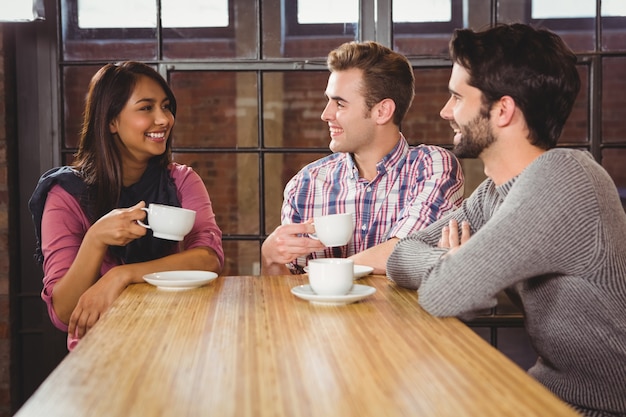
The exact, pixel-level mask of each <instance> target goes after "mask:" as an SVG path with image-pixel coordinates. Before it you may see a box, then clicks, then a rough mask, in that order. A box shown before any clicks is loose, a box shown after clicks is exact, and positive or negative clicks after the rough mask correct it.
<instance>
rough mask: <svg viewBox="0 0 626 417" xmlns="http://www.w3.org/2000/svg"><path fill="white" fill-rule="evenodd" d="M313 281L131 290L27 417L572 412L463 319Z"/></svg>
mask: <svg viewBox="0 0 626 417" xmlns="http://www.w3.org/2000/svg"><path fill="white" fill-rule="evenodd" d="M305 283H306V276H275V277H258V276H256V277H255V276H243V277H219V278H218V279H217V280H215V281H213V282H211V283H209V284H208V285H206V286H204V287H201V288H198V289H194V290H188V291H183V292H166V291H161V290H158V289H156V288H155V287H152V286H150V285H148V284H139V285H133V286H130V287H129V288H128V289H127V290H125V292H124V293H123V294H122V295H121V296H120V297H119V299H118V300H117V301H116V302H115V304H114V305H113V306H112V308H111V309H110V311H109V312H107V314H106V315H105V316H104V317H103V318H102V319H101V320H100V321H99V322H98V323H97V325H96V326H95V327H94V328H93V329H92V331H91V332H90V333H88V334H87V336H86V337H85V338H84V339H83V340H82V341H81V342H80V343H79V345H78V347H77V348H76V349H75V350H74V351H73V352H71V353H70V354H69V355H68V356H67V357H66V358H65V359H64V360H63V362H62V363H61V364H60V365H59V366H58V368H57V369H55V370H54V371H53V372H52V374H51V375H50V376H49V377H48V378H47V379H46V380H45V381H44V383H43V384H42V385H41V387H40V388H39V389H38V390H37V391H36V392H35V394H34V395H33V396H32V397H31V398H30V399H29V400H28V401H27V403H26V404H25V405H24V406H23V407H22V409H21V410H19V412H18V413H17V414H16V416H18V417H26V416H37V417H40V416H47V417H50V416H62V417H70V416H80V417H85V416H107V417H115V416H142V417H148V416H166V417H167V416H176V417H182V416H209V415H212V416H220V417H224V416H255V417H256V416H359V417H363V416H377V417H378V416H428V417H431V416H453V417H461V416H480V417H489V416H494V417H496V416H497V417H503V416H525V417H530V416H551V417H556V416H574V415H576V413H574V412H573V411H571V409H570V408H569V407H568V406H566V405H565V403H563V402H562V401H560V400H559V399H557V398H556V397H555V396H554V395H553V394H552V393H550V392H549V391H548V390H546V389H545V388H544V387H543V386H542V385H540V384H539V383H538V382H536V381H535V380H534V379H532V378H530V377H529V376H528V375H527V374H526V373H525V372H524V371H523V370H522V369H520V368H519V367H517V366H516V365H515V364H514V363H513V362H511V361H510V360H509V359H507V358H506V357H505V356H503V355H502V354H501V353H499V352H498V351H497V350H495V349H494V348H492V347H491V346H490V345H489V344H488V343H486V342H485V341H483V340H482V339H481V338H480V337H479V336H477V335H476V334H475V333H474V332H472V330H470V329H469V328H468V327H467V326H465V325H464V324H463V323H461V322H460V321H458V320H457V319H453V318H450V319H438V318H434V317H432V316H430V315H429V314H427V313H426V312H425V311H423V310H422V309H421V308H420V307H419V306H418V304H417V302H416V299H417V294H416V293H415V292H414V291H409V290H405V289H401V288H398V287H396V286H395V285H394V284H393V283H391V282H389V281H388V280H387V279H386V278H385V277H382V276H369V277H366V278H363V279H361V280H359V281H357V283H359V284H365V285H371V286H374V287H376V288H377V292H376V293H375V294H374V295H372V296H370V297H369V298H366V299H365V300H363V301H361V302H358V303H354V304H350V305H344V306H332V307H331V306H320V305H313V304H311V303H309V302H308V301H304V300H301V299H299V298H297V297H295V296H294V295H292V294H291V293H290V289H291V288H292V287H294V286H296V285H299V284H305Z"/></svg>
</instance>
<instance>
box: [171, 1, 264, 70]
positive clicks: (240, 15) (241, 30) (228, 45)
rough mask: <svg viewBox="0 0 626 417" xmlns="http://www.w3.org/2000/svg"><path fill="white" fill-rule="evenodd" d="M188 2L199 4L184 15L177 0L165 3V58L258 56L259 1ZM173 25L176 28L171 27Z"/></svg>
mask: <svg viewBox="0 0 626 417" xmlns="http://www.w3.org/2000/svg"><path fill="white" fill-rule="evenodd" d="M186 1H187V2H189V3H190V4H191V3H193V4H196V5H197V6H198V7H197V8H196V7H195V6H194V8H192V9H187V11H186V13H185V14H181V12H180V10H182V9H183V8H182V7H181V4H179V2H178V1H177V0H168V2H167V3H165V2H164V3H163V25H164V30H163V35H162V38H163V58H164V59H167V60H199V59H211V58H257V57H258V52H257V51H258V49H259V48H258V46H257V43H258V24H257V7H256V5H257V2H252V1H247V0H212V1H211V2H208V3H207V2H206V0H186ZM229 5H230V6H229ZM229 7H230V8H231V9H229ZM196 13H198V14H196ZM191 16H193V18H192V17H191ZM183 25H184V26H183ZM170 26H171V27H176V29H168V28H169V27H170Z"/></svg>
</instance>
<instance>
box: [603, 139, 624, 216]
mask: <svg viewBox="0 0 626 417" xmlns="http://www.w3.org/2000/svg"><path fill="white" fill-rule="evenodd" d="M624 161H626V149H624V148H607V149H603V150H602V166H603V167H604V168H605V169H606V170H607V171H608V173H609V174H610V175H611V178H613V181H615V185H617V191H618V192H619V195H620V198H621V199H622V206H623V207H624V210H626V169H624Z"/></svg>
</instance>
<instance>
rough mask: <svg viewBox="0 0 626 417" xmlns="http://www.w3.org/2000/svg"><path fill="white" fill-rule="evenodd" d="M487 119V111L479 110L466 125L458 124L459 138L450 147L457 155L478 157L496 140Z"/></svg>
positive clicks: (460, 156)
mask: <svg viewBox="0 0 626 417" xmlns="http://www.w3.org/2000/svg"><path fill="white" fill-rule="evenodd" d="M489 119H490V117H489V113H483V112H481V113H480V114H479V115H478V116H476V117H475V118H474V119H472V120H471V121H470V122H469V123H468V124H467V125H465V126H459V127H460V130H461V140H460V141H459V142H458V143H456V144H455V145H454V148H453V149H452V152H453V153H454V154H455V155H456V156H457V157H459V158H478V157H479V156H480V154H481V153H482V152H483V151H484V150H485V149H487V148H488V147H489V146H491V144H492V143H494V142H495V141H496V137H495V136H494V134H493V130H492V129H491V125H490V124H489Z"/></svg>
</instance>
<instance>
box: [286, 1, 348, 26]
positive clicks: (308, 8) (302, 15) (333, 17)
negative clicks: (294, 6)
mask: <svg viewBox="0 0 626 417" xmlns="http://www.w3.org/2000/svg"><path fill="white" fill-rule="evenodd" d="M329 10H332V13H329ZM358 20H359V0H341V1H337V0H298V23H300V24H310V23H356V22H357V21H358Z"/></svg>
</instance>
